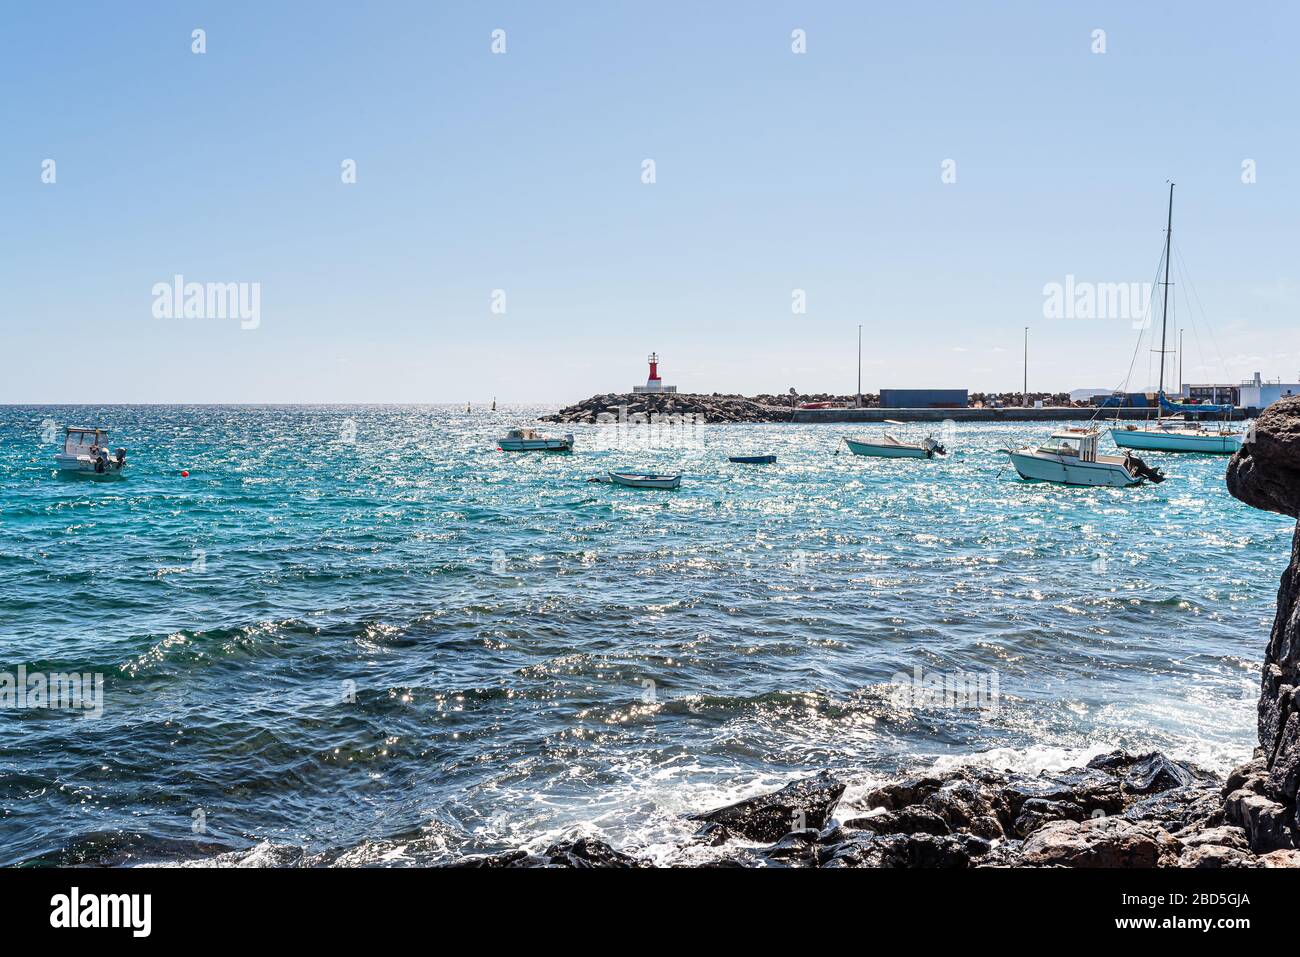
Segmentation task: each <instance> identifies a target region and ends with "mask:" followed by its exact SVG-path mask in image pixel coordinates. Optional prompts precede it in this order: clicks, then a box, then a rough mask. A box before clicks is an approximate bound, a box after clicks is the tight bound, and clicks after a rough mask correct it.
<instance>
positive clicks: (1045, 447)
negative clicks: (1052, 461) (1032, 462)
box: [1038, 429, 1098, 462]
mask: <svg viewBox="0 0 1300 957" xmlns="http://www.w3.org/2000/svg"><path fill="white" fill-rule="evenodd" d="M1097 437H1098V433H1097V432H1094V431H1091V430H1086V429H1069V430H1066V431H1062V432H1053V433H1052V437H1051V438H1050V439H1048V440H1047V441H1046V442H1044V443H1043V444H1042V445H1040V446H1039V447H1038V451H1040V452H1046V453H1047V454H1048V455H1069V456H1074V457H1076V458H1078V459H1079V461H1080V462H1095V461H1097Z"/></svg>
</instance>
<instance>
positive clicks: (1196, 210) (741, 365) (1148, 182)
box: [0, 0, 1300, 403]
mask: <svg viewBox="0 0 1300 957" xmlns="http://www.w3.org/2000/svg"><path fill="white" fill-rule="evenodd" d="M1297 9H1300V7H1297V5H1294V4H1288V3H1252V4H1248V5H1232V4H1214V5H1210V4H1201V3H1187V2H1181V3H1167V4H1165V3H1140V4H1137V3H1132V2H1125V3H1093V4H1084V3H1068V4H1067V3H1057V2H1046V0H1044V2H1039V3H996V4H986V3H978V4H977V3H956V2H947V3H945V2H938V3H924V4H907V3H888V4H886V3H862V2H847V0H846V2H824V3H816V2H805V3H792V2H791V3H782V2H747V3H742V2H720V3H708V4H704V3H698V2H696V3H687V2H664V0H656V2H653V3H643V2H617V0H615V2H609V3H599V4H597V3H592V2H586V3H576V2H575V3H567V4H563V3H538V2H520V3H471V2H468V0H466V2H429V0H424V2H409V3H407V2H383V0H378V2H374V3H344V2H339V3H334V2H329V3H288V2H261V3H257V2H247V3H238V2H228V0H227V2H220V3H217V2H212V3H183V4H182V3H174V2H159V3H146V2H132V3H126V4H117V3H111V4H110V3H93V4H92V3H84V4H64V3H22V4H19V3H7V4H5V5H4V6H3V8H2V9H0V89H3V90H4V96H3V98H2V99H0V129H2V130H3V132H2V133H0V142H2V143H3V148H2V149H0V184H2V185H0V217H3V229H2V230H0V344H2V346H3V347H2V348H0V355H3V356H4V358H5V360H6V361H5V363H4V365H5V374H4V375H3V377H0V402H9V403H19V402H33V403H36V402H385V401H391V402H463V401H466V400H473V401H475V402H486V401H489V400H490V399H491V398H492V397H493V396H496V397H497V398H498V399H499V400H500V401H502V402H509V401H521V402H522V401H538V402H557V403H558V402H568V401H573V400H577V399H580V398H585V397H586V396H588V395H590V394H592V393H595V392H607V391H626V390H627V389H629V388H630V387H631V386H632V385H633V384H635V383H637V382H640V381H643V380H644V377H645V356H646V354H647V353H649V352H650V351H651V350H657V351H658V352H659V353H660V355H661V357H662V367H661V371H662V373H663V375H664V378H665V381H667V382H669V383H675V384H676V385H678V387H679V388H681V389H682V390H684V391H705V392H712V391H719V392H736V391H739V392H747V393H752V392H758V391H784V390H786V389H788V388H789V387H791V386H794V387H797V388H798V389H799V390H801V391H803V392H814V391H824V390H828V391H837V392H852V391H853V390H854V389H855V376H856V336H857V325H858V323H862V324H863V326H864V348H863V387H864V389H865V390H867V391H876V390H877V389H879V388H880V387H882V386H884V387H896V388H897V387H934V386H953V387H963V386H964V387H969V388H971V389H1017V388H1019V385H1020V381H1021V362H1022V355H1021V348H1022V336H1023V329H1024V327H1025V326H1029V327H1030V333H1029V335H1030V388H1031V389H1063V390H1064V389H1074V388H1083V387H1098V388H1102V387H1110V386H1114V385H1116V384H1117V383H1118V382H1120V381H1121V380H1122V379H1123V378H1124V375H1125V372H1126V370H1127V368H1128V364H1129V360H1130V357H1131V356H1132V355H1133V353H1134V345H1135V341H1136V340H1135V335H1136V334H1135V333H1134V331H1133V324H1132V322H1130V321H1126V320H1125V319H1123V318H1120V319H1115V318H1111V319H1079V318H1075V319H1049V318H1046V317H1045V316H1044V310H1043V304H1044V293H1043V287H1044V285H1045V284H1048V283H1052V282H1061V283H1063V282H1064V281H1065V277H1066V276H1067V275H1073V276H1075V277H1076V279H1077V280H1078V281H1091V282H1108V283H1115V282H1150V281H1151V280H1152V279H1153V277H1154V273H1155V267H1156V262H1157V260H1158V258H1159V254H1160V248H1161V243H1162V242H1163V229H1164V218H1165V202H1166V188H1167V187H1166V185H1165V184H1166V181H1167V180H1170V179H1173V180H1175V181H1176V182H1177V184H1178V187H1177V192H1176V197H1175V208H1174V236H1175V240H1176V242H1177V243H1178V245H1179V247H1180V249H1181V252H1182V254H1183V257H1184V258H1185V260H1186V262H1187V265H1188V267H1189V270H1190V275H1191V278H1192V280H1193V281H1194V283H1195V288H1196V292H1197V294H1198V295H1199V301H1200V303H1201V305H1202V306H1203V307H1204V313H1205V316H1206V317H1208V321H1209V324H1210V325H1211V326H1212V329H1213V339H1211V338H1210V337H1209V333H1208V331H1207V330H1201V329H1200V327H1199V326H1198V332H1200V334H1199V335H1198V336H1196V337H1195V341H1196V342H1199V345H1200V348H1199V349H1198V348H1196V347H1195V345H1194V337H1193V334H1192V332H1191V331H1189V332H1188V334H1187V338H1188V348H1187V354H1186V356H1185V359H1184V366H1185V370H1186V371H1185V376H1186V378H1187V379H1188V380H1189V381H1200V380H1204V379H1214V380H1218V381H1221V380H1223V379H1224V378H1225V377H1226V378H1227V380H1228V381H1236V380H1238V379H1240V378H1243V377H1246V376H1249V375H1250V374H1251V373H1253V372H1254V371H1256V370H1259V371H1261V372H1263V374H1264V375H1265V377H1266V378H1271V377H1277V376H1280V377H1282V378H1283V379H1285V380H1286V381H1296V380H1297V379H1300V330H1298V326H1297V318H1298V316H1297V313H1298V311H1300V264H1298V263H1297V258H1296V250H1297V242H1296V231H1297V224H1300V176H1298V175H1297V168H1296V167H1297V158H1298V157H1300V125H1298V124H1297V122H1296V116H1297V110H1296V103H1295V98H1296V91H1297V89H1300V83H1298V82H1297V73H1298V72H1300V58H1297V56H1296V54H1295V45H1296V37H1297V36H1300V14H1298V13H1297V12H1296V11H1297ZM198 28H201V29H203V30H205V31H206V53H202V54H196V53H194V52H193V51H192V44H193V40H192V31H193V30H195V29H198ZM497 29H501V30H504V31H505V41H506V52H505V53H504V54H494V53H493V52H492V32H493V31H494V30H497ZM795 29H801V30H804V31H806V38H807V40H806V46H807V52H806V53H804V54H796V53H794V52H793V51H792V49H791V46H792V38H791V33H792V31H793V30H795ZM1098 29H1101V30H1104V31H1105V52H1104V53H1097V52H1093V49H1094V47H1095V46H1096V40H1095V39H1094V35H1093V32H1094V31H1095V30H1098ZM47 159H53V160H54V161H55V167H54V171H55V181H54V182H53V183H47V182H43V181H42V177H43V172H44V169H45V167H44V166H43V163H44V161H45V160H47ZM347 159H352V160H355V162H356V173H357V175H356V182H355V183H353V184H349V183H344V182H343V181H342V175H341V173H342V163H343V162H344V160H347ZM646 159H651V160H653V161H654V163H655V182H654V183H653V184H646V183H644V182H643V161H644V160H646ZM945 160H953V161H955V164H956V165H955V171H956V181H955V182H944V181H943V175H942V174H943V166H942V164H943V163H944V161H945ZM1245 160H1253V161H1254V163H1255V169H1256V181H1255V182H1253V183H1243V182H1242V176H1243V167H1242V164H1243V162H1244V161H1245ZM177 274H181V275H183V276H184V277H185V279H186V280H187V281H195V282H219V283H226V282H239V283H258V284H259V291H260V312H259V317H258V318H259V321H258V324H257V327H256V328H252V329H242V328H240V323H239V322H238V321H236V320H230V319H217V318H183V317H181V318H171V319H167V318H158V317H157V316H156V315H155V314H154V312H155V294H154V286H155V284H157V283H160V282H161V283H170V282H172V278H173V276H175V275H177ZM249 288H251V287H249ZM498 289H499V290H504V293H505V312H504V314H499V313H494V312H493V310H492V303H493V298H492V297H493V290H498ZM796 289H801V290H804V291H805V294H806V301H807V311H806V312H805V313H802V314H798V313H795V312H793V311H792V294H793V291H794V290H796ZM1176 289H1177V291H1176V293H1175V297H1176V300H1177V299H1178V296H1179V294H1180V293H1181V291H1182V289H1183V285H1182V284H1180V285H1179V286H1178V287H1176ZM1178 310H1182V311H1179V312H1178V313H1176V318H1177V320H1179V321H1182V320H1183V317H1184V316H1185V315H1188V316H1189V315H1190V311H1189V310H1187V309H1186V307H1185V306H1184V305H1183V304H1182V303H1181V302H1180V304H1179V305H1178ZM1196 317H1197V321H1198V322H1200V321H1201V320H1200V314H1199V313H1197V314H1196ZM1148 365H1149V363H1148V362H1147V357H1146V356H1145V354H1143V357H1142V358H1141V359H1140V360H1139V370H1140V371H1139V374H1138V376H1137V377H1136V378H1135V379H1134V381H1133V383H1132V384H1133V385H1134V386H1141V385H1145V384H1146V383H1145V382H1144V381H1141V380H1144V379H1145V378H1146V371H1147V366H1148Z"/></svg>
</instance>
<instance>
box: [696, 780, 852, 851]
mask: <svg viewBox="0 0 1300 957" xmlns="http://www.w3.org/2000/svg"><path fill="white" fill-rule="evenodd" d="M843 793H844V785H843V784H841V783H840V782H839V781H837V780H835V779H834V778H833V777H831V776H830V775H829V774H826V773H822V774H819V775H818V776H817V777H815V778H808V779H806V780H803V781H795V782H793V783H792V784H787V785H786V786H785V787H783V788H782V789H781V790H779V791H777V792H776V793H774V794H762V795H759V796H758V797H753V798H748V799H746V800H744V801H738V802H736V803H735V804H730V805H728V806H727V807H722V808H718V809H717V810H714V811H706V812H704V813H703V814H695V815H692V816H691V820H694V821H704V822H705V823H708V824H721V825H723V826H724V827H726V828H727V830H729V831H731V832H732V833H734V834H737V835H739V836H741V837H745V838H748V839H749V840H751V841H775V840H777V839H779V838H781V837H782V836H784V835H785V834H788V833H789V832H790V831H792V830H802V829H804V828H814V829H816V830H818V831H820V830H821V829H822V828H824V827H825V826H826V824H827V822H828V821H829V820H830V816H831V812H832V811H834V810H835V805H836V804H838V803H839V800H840V795H842V794H843Z"/></svg>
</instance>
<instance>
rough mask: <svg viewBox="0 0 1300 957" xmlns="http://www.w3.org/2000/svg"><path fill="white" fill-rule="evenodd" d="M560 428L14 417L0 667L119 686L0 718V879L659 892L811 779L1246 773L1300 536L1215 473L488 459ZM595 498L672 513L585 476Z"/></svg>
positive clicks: (765, 436) (800, 461)
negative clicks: (1148, 769)
mask: <svg viewBox="0 0 1300 957" xmlns="http://www.w3.org/2000/svg"><path fill="white" fill-rule="evenodd" d="M541 411H543V410H541V409H538V408H517V409H505V410H502V411H501V412H500V413H489V412H485V411H475V412H472V413H469V414H466V413H465V412H464V411H463V410H461V409H449V408H445V407H426V408H416V407H358V408H343V407H267V408H256V407H254V408H250V407H239V408H234V407H231V408H213V407H196V408H186V407H110V408H100V409H89V408H75V409H70V408H63V407H33V408H22V407H7V408H2V409H0V671H8V672H10V673H14V672H15V671H16V669H17V668H18V666H20V665H24V666H26V668H27V670H28V671H29V672H33V671H36V672H45V673H53V672H94V673H102V674H103V675H104V701H103V704H104V708H103V715H102V717H99V718H97V719H87V718H83V717H80V716H77V715H75V714H73V713H71V712H68V711H51V710H39V709H22V710H14V709H9V710H4V711H0V864H13V863H21V862H27V863H55V862H59V863H71V862H88V863H138V862H158V861H162V862H182V861H184V862H189V861H216V862H219V863H236V862H242V863H299V862H326V863H391V864H409V863H434V862H437V861H442V860H446V859H449V858H452V857H455V856H458V855H461V854H465V853H474V852H482V851H494V850H501V849H504V848H507V847H516V846H544V845H545V844H546V843H547V842H549V841H551V840H554V839H556V838H558V837H563V836H573V835H575V834H592V835H597V836H600V837H603V838H605V839H606V840H609V841H611V842H612V843H614V844H615V845H616V846H619V847H623V848H627V849H634V850H639V851H641V852H643V853H646V854H651V855H655V856H658V857H659V858H661V859H664V860H670V859H672V858H673V856H674V855H677V854H679V853H680V852H679V851H677V850H675V848H676V847H677V846H678V844H679V842H680V840H681V839H682V838H683V837H684V836H685V835H687V834H689V833H690V831H691V829H692V828H691V826H690V825H689V824H687V823H685V822H683V821H682V820H681V815H682V814H683V813H685V812H689V811H695V810H701V809H704V808H706V807H709V806H712V805H715V804H717V803H719V802H722V801H726V800H730V799H733V798H735V797H737V796H741V795H744V794H748V793H753V792H755V791H757V790H759V789H761V788H763V787H768V786H776V785H779V784H781V783H782V782H784V781H786V780H789V779H790V778H792V777H795V776H799V775H805V774H809V773H813V772H816V771H817V770H820V769H822V768H833V769H836V770H837V771H838V772H840V773H841V774H843V775H845V776H846V777H847V778H848V779H849V780H850V781H852V782H853V783H854V786H855V787H854V788H853V789H851V790H850V794H849V800H850V802H851V801H852V798H853V796H854V794H855V793H856V787H857V786H859V785H865V784H867V783H868V782H870V781H872V780H875V779H878V778H880V777H882V776H885V775H889V774H892V773H895V772H897V771H899V770H901V769H913V768H917V767H922V766H927V765H931V764H934V763H935V762H936V761H938V762H952V761H962V760H970V759H975V760H981V761H986V762H990V763H993V764H997V765H999V766H1014V767H1024V768H1033V767H1040V766H1046V765H1050V764H1062V763H1070V762H1072V761H1074V760H1077V759H1079V758H1080V757H1081V756H1085V755H1087V754H1090V753H1094V752H1097V751H1101V750H1105V749H1110V748H1113V747H1128V748H1139V749H1146V748H1161V749H1163V750H1165V751H1166V752H1168V753H1170V754H1172V755H1175V756H1177V757H1182V758H1189V759H1192V760H1195V761H1199V762H1201V763H1203V764H1205V765H1207V766H1210V767H1213V768H1216V769H1219V770H1222V769H1225V768H1227V767H1228V766H1230V765H1231V764H1233V763H1234V762H1237V761H1239V760H1241V759H1243V758H1245V757H1246V756H1248V754H1249V752H1250V749H1251V747H1252V745H1253V743H1254V737H1255V730H1254V728H1255V723H1254V722H1255V719H1254V702H1255V698H1256V694H1257V692H1256V686H1257V682H1258V669H1259V661H1260V659H1261V658H1262V654H1263V648H1264V645H1265V643H1266V640H1267V636H1268V629H1269V626H1270V623H1271V621H1272V615H1273V603H1274V598H1275V592H1276V585H1277V578H1278V575H1279V574H1280V572H1281V570H1282V568H1283V566H1284V565H1285V562H1286V556H1287V552H1288V547H1289V545H1288V543H1289V539H1290V535H1291V530H1292V523H1290V522H1288V521H1287V520H1285V519H1282V518H1281V517H1279V516H1273V515H1268V514H1265V513H1262V512H1258V511H1255V510H1253V509H1250V508H1248V507H1246V506H1244V505H1242V504H1240V503H1238V502H1236V501H1235V500H1233V499H1232V498H1231V497H1230V496H1229V495H1228V493H1227V490H1226V489H1225V487H1224V484H1223V470H1224V466H1225V464H1226V459H1224V458H1214V457H1208V456H1182V457H1161V456H1159V455H1151V456H1150V460H1152V461H1155V460H1159V464H1160V465H1161V466H1162V467H1164V468H1165V469H1166V471H1167V472H1168V473H1169V475H1170V478H1169V480H1168V481H1166V482H1165V483H1164V484H1162V485H1159V486H1147V487H1143V488H1138V489H1129V490H1111V489H1107V490H1095V489H1092V490H1090V489H1068V488H1062V487H1057V486H1049V485H1030V484H1026V483H1023V482H1021V481H1019V480H1018V479H1017V478H1016V476H1015V473H1014V471H1012V470H1011V469H1009V468H1004V466H1005V461H1006V460H1005V456H1003V455H1000V454H998V452H997V449H999V448H1001V447H1003V446H1006V445H1007V444H1009V443H1013V442H1017V441H1021V440H1029V439H1032V438H1037V437H1039V436H1041V435H1042V434H1043V432H1044V427H1043V426H1035V425H1032V424H1025V423H1017V424H1014V425H970V426H961V427H958V428H957V430H956V431H955V432H954V433H952V434H950V435H947V436H945V440H946V442H947V444H948V445H949V447H950V449H952V450H953V455H951V456H950V457H949V458H948V459H946V460H943V461H934V462H908V461H889V460H876V459H863V458H855V457H853V456H851V455H848V454H847V453H842V454H839V455H836V454H834V452H835V449H836V444H837V441H838V439H839V437H840V436H841V435H845V434H854V433H859V432H870V431H871V430H872V429H877V430H878V429H879V428H880V427H879V426H861V427H851V426H790V425H736V426H721V425H719V426H702V427H696V428H687V429H677V430H673V429H661V430H657V431H656V430H654V429H651V428H650V427H640V428H639V429H638V428H637V427H632V428H624V429H620V428H618V427H597V426H579V427H574V429H573V431H574V432H575V433H576V434H577V449H578V450H577V451H576V452H575V453H574V454H572V455H540V454H531V455H530V454H506V453H502V452H499V451H497V449H496V447H495V443H494V441H493V439H494V437H495V436H496V435H498V434H500V433H501V432H503V431H504V429H505V428H508V427H509V426H511V425H518V424H528V423H530V422H531V421H532V419H533V418H534V416H535V415H536V414H538V413H539V412H541ZM69 424H73V425H81V424H99V425H107V426H109V427H111V428H112V429H113V434H112V436H111V442H110V444H111V445H114V446H116V445H123V446H125V447H127V448H128V450H129V458H128V461H129V472H130V476H129V478H127V479H126V480H124V481H121V482H113V483H107V482H105V483H97V482H87V481H67V480H60V479H58V478H57V477H55V475H54V474H53V468H52V456H53V454H54V452H55V446H54V445H53V444H51V443H50V442H48V441H46V439H48V437H49V436H48V434H47V435H45V436H43V435H42V431H43V429H45V430H46V431H47V432H48V430H49V428H50V426H52V425H57V426H59V427H62V426H63V425H69ZM922 428H923V427H921V426H916V427H904V428H902V429H900V431H902V432H904V433H907V434H913V433H915V432H917V431H918V430H920V429H922ZM552 431H562V429H552ZM1106 444H1107V445H1109V440H1107V443H1106ZM758 452H775V453H776V454H777V455H778V456H779V458H778V462H777V464H776V465H773V466H739V465H730V464H729V463H728V462H727V461H726V456H727V455H728V454H732V455H735V454H745V453H758ZM609 468H635V469H644V470H666V471H667V470H671V471H682V472H684V473H685V475H686V480H685V483H684V485H683V488H682V489H681V490H680V491H678V492H639V491H635V490H628V489H622V488H617V487H611V486H608V485H602V484H591V483H588V482H586V481H585V479H586V478H587V477H589V476H594V475H597V474H600V473H601V472H603V471H604V470H606V469H609ZM182 469H188V470H189V471H190V477H189V478H182V477H181V476H180V471H181V470H182ZM917 669H921V673H922V674H924V675H927V676H934V675H938V676H940V677H941V678H942V677H944V676H948V677H951V676H956V675H973V676H979V677H983V678H985V679H988V678H990V677H996V681H997V689H998V697H997V699H996V701H995V702H994V704H995V707H985V708H983V709H982V710H980V709H972V708H959V707H945V706H943V704H942V703H933V702H932V703H926V702H922V703H920V704H919V705H918V706H909V705H908V704H907V703H906V702H900V701H899V699H898V696H897V695H896V694H895V687H894V685H893V684H891V680H892V679H893V678H894V676H896V675H899V674H900V673H902V674H908V675H916V674H917ZM985 704H987V702H985ZM700 853H705V852H703V851H701V852H700Z"/></svg>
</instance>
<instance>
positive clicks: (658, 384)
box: [632, 352, 677, 392]
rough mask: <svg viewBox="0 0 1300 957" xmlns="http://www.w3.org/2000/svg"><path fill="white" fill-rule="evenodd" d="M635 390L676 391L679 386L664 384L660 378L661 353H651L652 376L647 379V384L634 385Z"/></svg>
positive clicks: (633, 389)
mask: <svg viewBox="0 0 1300 957" xmlns="http://www.w3.org/2000/svg"><path fill="white" fill-rule="evenodd" d="M632 391H633V392H676V391H677V386H675V385H664V380H663V379H661V378H659V353H657V352H652V353H650V376H649V378H647V379H646V380H645V385H634V386H633V387H632Z"/></svg>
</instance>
